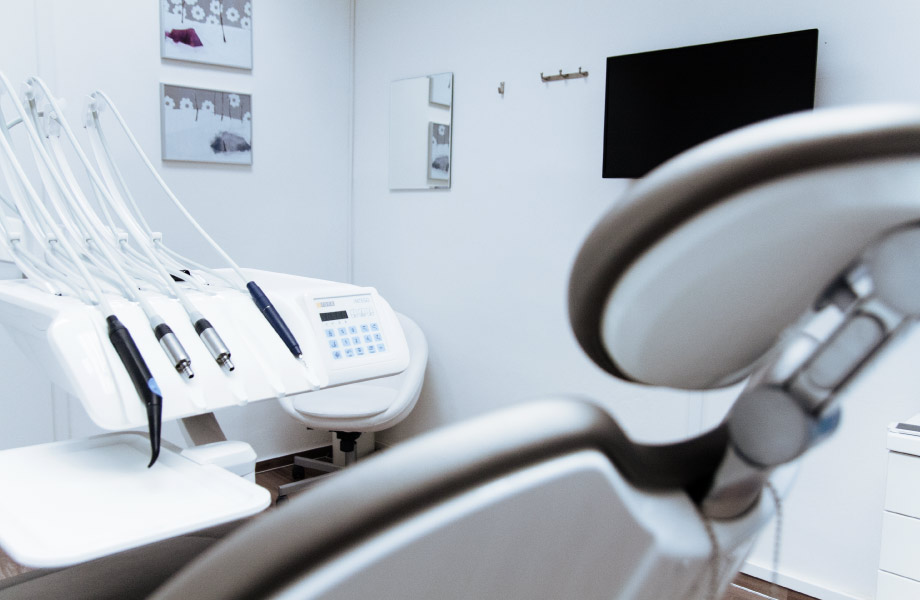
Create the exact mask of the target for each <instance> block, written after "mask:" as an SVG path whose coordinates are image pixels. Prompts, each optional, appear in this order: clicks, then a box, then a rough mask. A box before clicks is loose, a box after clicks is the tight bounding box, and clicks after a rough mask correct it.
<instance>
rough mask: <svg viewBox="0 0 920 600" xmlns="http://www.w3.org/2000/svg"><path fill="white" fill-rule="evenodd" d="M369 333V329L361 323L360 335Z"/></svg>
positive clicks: (365, 324)
mask: <svg viewBox="0 0 920 600" xmlns="http://www.w3.org/2000/svg"><path fill="white" fill-rule="evenodd" d="M368 331H370V328H369V327H368V326H367V323H361V333H367V332H368Z"/></svg>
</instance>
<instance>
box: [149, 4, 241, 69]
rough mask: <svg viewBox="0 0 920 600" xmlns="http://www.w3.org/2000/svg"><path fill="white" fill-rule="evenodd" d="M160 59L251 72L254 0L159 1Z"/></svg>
mask: <svg viewBox="0 0 920 600" xmlns="http://www.w3.org/2000/svg"><path fill="white" fill-rule="evenodd" d="M159 2H160V56H161V57H162V58H166V59H171V60H184V61H191V62H198V63H205V64H212V65H221V66H226V67H236V68H239V69H252V4H253V0H159Z"/></svg>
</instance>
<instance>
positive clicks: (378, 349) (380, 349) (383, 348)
mask: <svg viewBox="0 0 920 600" xmlns="http://www.w3.org/2000/svg"><path fill="white" fill-rule="evenodd" d="M386 350H387V347H386V346H384V345H383V344H377V352H386Z"/></svg>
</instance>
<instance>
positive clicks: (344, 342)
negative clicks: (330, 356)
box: [342, 338, 351, 346]
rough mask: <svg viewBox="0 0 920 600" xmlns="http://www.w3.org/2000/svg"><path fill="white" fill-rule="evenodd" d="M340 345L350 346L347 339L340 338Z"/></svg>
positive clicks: (349, 341)
mask: <svg viewBox="0 0 920 600" xmlns="http://www.w3.org/2000/svg"><path fill="white" fill-rule="evenodd" d="M342 345H343V346H351V340H350V339H348V338H342Z"/></svg>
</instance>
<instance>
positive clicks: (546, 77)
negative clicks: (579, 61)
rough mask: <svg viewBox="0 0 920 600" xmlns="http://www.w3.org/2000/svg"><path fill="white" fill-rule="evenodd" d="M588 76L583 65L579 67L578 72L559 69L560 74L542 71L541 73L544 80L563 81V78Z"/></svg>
mask: <svg viewBox="0 0 920 600" xmlns="http://www.w3.org/2000/svg"><path fill="white" fill-rule="evenodd" d="M587 76H588V72H587V71H582V70H581V67H578V73H563V72H562V69H559V74H558V75H544V74H543V73H542V72H541V73H540V79H541V80H543V81H544V82H546V81H561V80H563V79H578V78H580V77H587Z"/></svg>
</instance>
